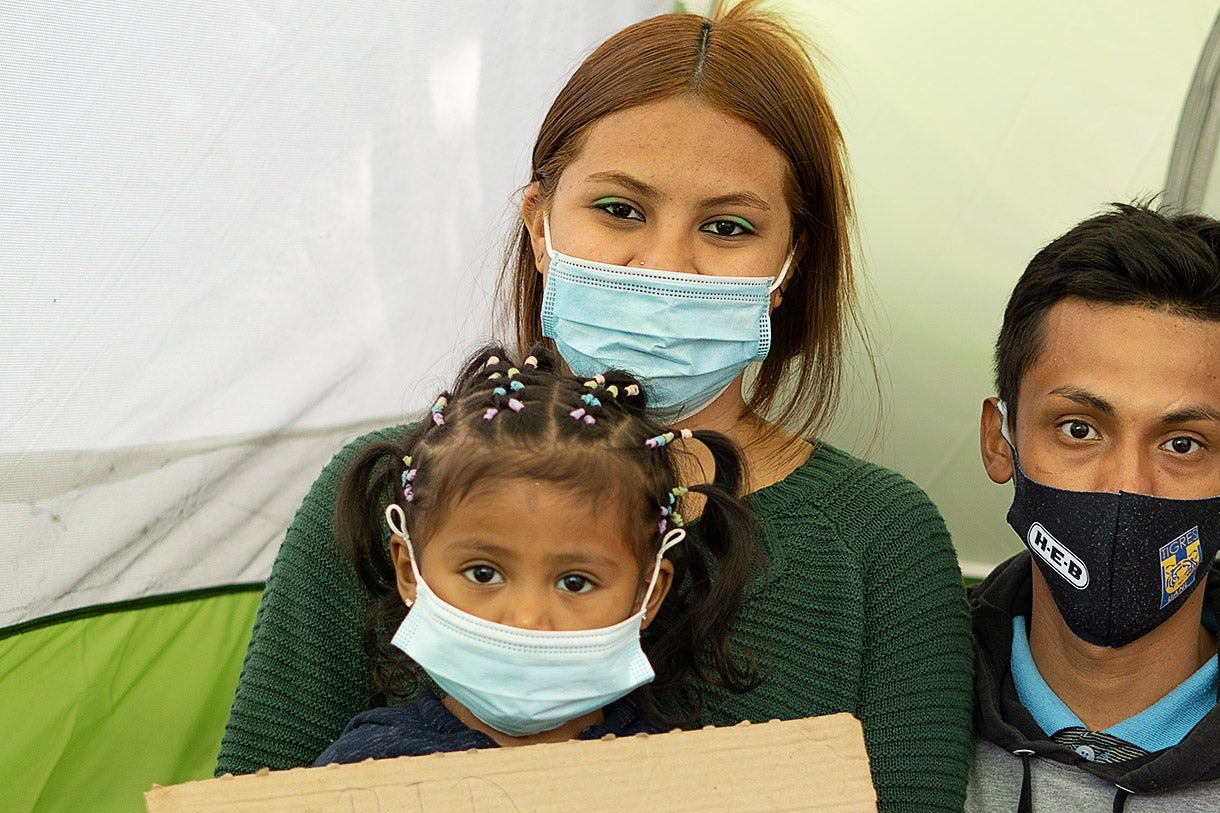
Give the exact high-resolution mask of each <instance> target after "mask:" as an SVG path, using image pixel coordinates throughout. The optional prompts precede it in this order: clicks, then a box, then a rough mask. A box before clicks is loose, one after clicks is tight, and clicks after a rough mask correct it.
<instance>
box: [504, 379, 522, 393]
mask: <svg viewBox="0 0 1220 813" xmlns="http://www.w3.org/2000/svg"><path fill="white" fill-rule="evenodd" d="M508 387H509V389H511V390H512V391H513V392H520V391H521V390H523V389H525V382H524V381H510V382H508Z"/></svg>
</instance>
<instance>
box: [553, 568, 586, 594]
mask: <svg viewBox="0 0 1220 813" xmlns="http://www.w3.org/2000/svg"><path fill="white" fill-rule="evenodd" d="M558 587H559V589H560V590H566V591H567V592H569V593H587V592H588V591H590V590H592V589H593V583H592V582H591V581H589V579H588V578H586V577H585V576H580V575H577V574H575V573H569V574H568V575H566V576H563V577H562V578H560V579H559V585H558Z"/></svg>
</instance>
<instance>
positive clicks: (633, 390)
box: [623, 384, 640, 398]
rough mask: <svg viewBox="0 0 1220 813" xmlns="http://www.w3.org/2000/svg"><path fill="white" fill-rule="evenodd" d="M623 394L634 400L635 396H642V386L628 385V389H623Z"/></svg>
mask: <svg viewBox="0 0 1220 813" xmlns="http://www.w3.org/2000/svg"><path fill="white" fill-rule="evenodd" d="M623 392H624V393H626V394H627V395H628V396H629V397H631V398H634V397H635V396H637V395H639V394H640V385H639V384H628V385H627V386H626V387H624V388H623Z"/></svg>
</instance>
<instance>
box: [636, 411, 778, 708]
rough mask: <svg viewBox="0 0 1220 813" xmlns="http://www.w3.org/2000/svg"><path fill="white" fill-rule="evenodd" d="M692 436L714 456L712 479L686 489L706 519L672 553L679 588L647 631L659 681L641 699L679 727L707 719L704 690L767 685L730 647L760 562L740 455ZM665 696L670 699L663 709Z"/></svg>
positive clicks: (719, 442)
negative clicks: (744, 492)
mask: <svg viewBox="0 0 1220 813" xmlns="http://www.w3.org/2000/svg"><path fill="white" fill-rule="evenodd" d="M666 436H667V435H661V436H659V437H658V438H657V439H656V440H661V439H663V438H665V437H666ZM692 436H693V438H694V439H695V440H698V441H700V442H701V443H703V444H704V445H705V446H706V447H707V448H708V450H709V451H710V452H711V454H712V459H713V461H714V463H715V476H714V479H713V481H712V482H711V483H706V484H702V485H695V486H691V487H690V488H689V489H688V490H689V492H692V493H697V494H701V495H703V497H704V499H705V503H704V507H703V513H702V515H701V516H700V518H699V522H698V526H697V531H696V533H695V535H694V537H693V538H690V539H688V540H687V541H686V542H684V543H682V544H681V545H678V546H677V547H676V548H674V550H673V551H672V552H671V554H670V559H671V561H672V562H673V563H674V585H673V587H672V588H671V592H670V595H669V597H667V598H666V600H665V601H664V602H663V603H662V604H661V609H660V612H659V614H658V616H657V619H656V623H655V624H653V625H652V626H651V627H649V629H648V630H647V631H645V635H646V636H648V635H649V634H650V633H654V630H655V633H654V634H655V637H651V636H650V638H651V640H650V642H649V647H648V650H647V651H648V658H649V660H650V661H652V663H653V666H654V669H655V671H656V674H657V680H656V682H654V683H653V684H651V685H650V686H648V687H645V688H644V690H642V692H641V695H640V700H641V706H642V710H643V711H644V713H645V715H646V716H649V717H650V718H653V719H656V720H658V721H659V722H663V723H666V724H675V725H685V724H689V723H690V722H692V721H693V720H694V719H696V718H697V717H698V716H699V715H700V714H701V713H702V711H703V706H704V696H705V694H706V691H705V688H704V687H716V688H720V689H725V690H727V691H730V692H734V693H740V692H747V691H750V690H751V689H753V688H755V687H756V686H758V685H759V683H761V682H762V679H761V677H760V675H759V670H758V667H757V662H756V659H755V656H754V654H753V653H752V652H750V651H734V649H733V647H732V644H731V641H730V629H731V626H732V622H733V620H734V619H735V617H736V616H737V614H738V612H739V611H740V609H741V606H742V604H743V602H744V598H745V590H746V586H747V585H748V584H749V583H750V580H751V577H752V576H753V575H754V569H755V567H756V566H757V564H758V561H759V553H758V551H757V547H756V545H755V541H754V523H753V515H752V513H751V512H750V509H749V507H748V506H747V505H746V504H745V503H744V502H743V501H742V499H741V497H740V496H739V495H740V493H741V489H742V482H743V464H742V458H741V453H740V451H739V450H738V448H737V446H736V444H734V443H733V441H731V440H730V439H729V438H727V437H725V436H724V435H722V434H720V433H719V432H712V431H707V430H696V431H694V432H693V433H692ZM696 546H697V547H696ZM690 677H693V678H694V680H691V679H690ZM663 697H667V698H669V699H668V700H667V701H665V702H662V700H661V698H663Z"/></svg>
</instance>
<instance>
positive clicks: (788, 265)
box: [767, 246, 796, 294]
mask: <svg viewBox="0 0 1220 813" xmlns="http://www.w3.org/2000/svg"><path fill="white" fill-rule="evenodd" d="M795 256H796V246H793V247H792V248H790V249H788V259H786V260H784V267H783V268H781V269H780V270H779V275H778V276H777V277H776V278H775V282H773V283H771V287H770V288H768V289H767V293H769V294H773V293H775V291H776V289H777V288H779V286H780V285H782V284H783V282H784V277H786V276H788V269H789V268H791V267H792V258H793V257H795Z"/></svg>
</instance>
